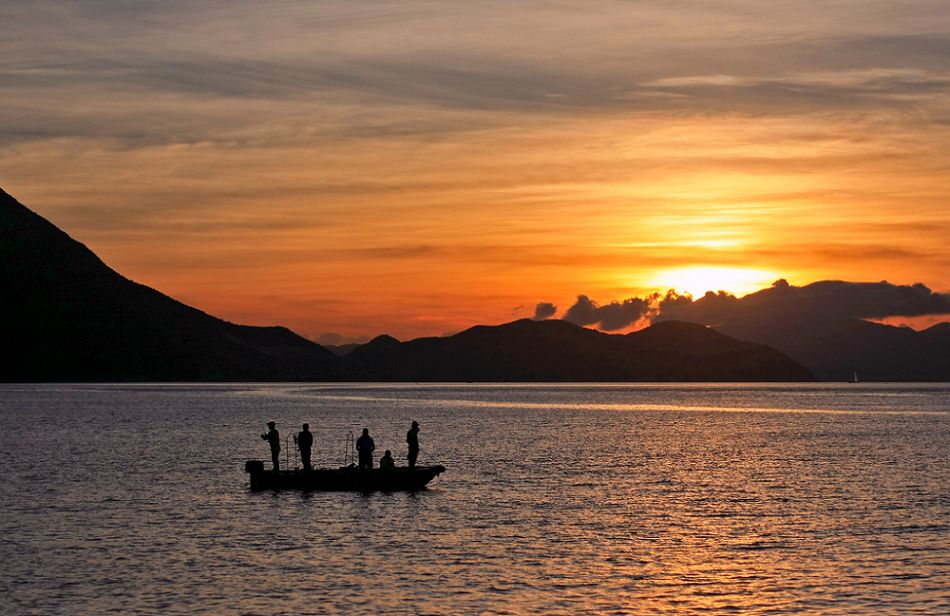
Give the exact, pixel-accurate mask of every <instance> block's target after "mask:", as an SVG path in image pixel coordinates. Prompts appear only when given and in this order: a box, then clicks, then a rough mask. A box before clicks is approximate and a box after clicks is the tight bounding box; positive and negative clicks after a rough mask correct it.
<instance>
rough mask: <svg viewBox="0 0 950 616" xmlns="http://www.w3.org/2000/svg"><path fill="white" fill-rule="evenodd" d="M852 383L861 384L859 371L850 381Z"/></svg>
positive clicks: (855, 372)
mask: <svg viewBox="0 0 950 616" xmlns="http://www.w3.org/2000/svg"><path fill="white" fill-rule="evenodd" d="M850 382H851V383H859V382H860V381H858V371H857V370H855V371H854V374H853V376H852V377H851V381H850Z"/></svg>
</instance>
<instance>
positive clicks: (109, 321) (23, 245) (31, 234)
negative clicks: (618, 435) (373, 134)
mask: <svg viewBox="0 0 950 616" xmlns="http://www.w3.org/2000/svg"><path fill="white" fill-rule="evenodd" d="M0 338H2V339H3V340H4V345H3V349H2V352H0V381H6V382H15V381H248V380H269V381H327V380H355V381H363V380H385V381H449V380H451V381H808V380H812V379H813V376H812V375H811V373H810V372H809V371H808V370H807V369H805V368H804V367H802V366H801V365H799V364H797V363H795V362H794V361H792V360H790V359H789V358H787V357H785V356H784V355H782V354H781V353H779V352H778V351H775V350H774V349H770V348H768V347H765V346H763V345H759V344H754V343H748V342H741V341H738V340H735V339H732V338H730V337H728V336H725V335H723V334H720V333H717V332H715V331H713V330H711V329H709V328H706V327H704V326H701V325H696V324H691V323H683V322H667V323H662V324H657V325H655V326H653V327H651V328H648V329H646V330H643V331H640V332H634V333H632V334H627V335H625V336H624V335H611V334H604V333H601V332H598V331H595V330H590V329H585V328H582V327H578V326H576V325H572V324H570V323H567V322H564V321H530V320H521V321H515V322H512V323H507V324H505V325H499V326H477V327H473V328H471V329H468V330H466V331H464V332H461V333H459V334H456V335H454V336H448V337H445V338H420V339H417V340H412V341H409V342H399V341H398V340H396V339H395V338H392V337H389V336H380V337H377V338H375V339H374V340H372V341H371V342H369V343H367V344H365V345H360V346H356V347H352V348H348V349H347V351H348V352H347V353H345V354H344V355H343V356H337V355H336V354H334V353H332V352H331V351H329V350H327V349H325V348H323V347H321V346H320V345H318V344H316V343H314V342H310V341H309V340H306V339H304V338H302V337H300V336H298V335H297V334H294V333H293V332H291V331H290V330H288V329H286V328H283V327H250V326H244V325H235V324H233V323H229V322H227V321H223V320H221V319H218V318H215V317H213V316H211V315H208V314H206V313H204V312H202V311H200V310H197V309H195V308H192V307H190V306H187V305H185V304H182V303H181V302H178V301H176V300H174V299H172V298H170V297H168V296H166V295H163V294H162V293H160V292H158V291H156V290H154V289H151V288H149V287H146V286H144V285H141V284H138V283H135V282H132V281H131V280H128V279H126V278H124V277H122V276H121V275H119V274H118V273H116V272H115V271H113V270H112V269H111V268H109V267H108V266H107V265H106V264H105V263H103V262H102V261H101V260H100V259H99V258H98V257H97V256H96V255H95V254H94V253H93V252H92V251H90V250H89V249H88V248H86V247H85V246H84V245H82V244H80V243H79V242H77V241H75V240H73V239H72V238H71V237H69V236H68V235H67V234H66V233H64V232H62V231H61V230H59V229H58V228H56V227H55V226H54V225H53V224H51V223H49V222H48V221H46V220H45V219H43V218H42V217H40V216H39V215H37V214H35V213H34V212H32V211H30V210H29V209H27V208H26V207H24V206H23V205H21V204H20V203H18V202H17V201H16V200H15V199H13V198H12V197H11V196H10V195H8V194H7V193H5V192H3V191H2V190H0Z"/></svg>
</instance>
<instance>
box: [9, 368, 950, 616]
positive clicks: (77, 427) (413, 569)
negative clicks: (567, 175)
mask: <svg viewBox="0 0 950 616" xmlns="http://www.w3.org/2000/svg"><path fill="white" fill-rule="evenodd" d="M268 419H274V420H275V421H277V422H278V428H279V429H280V430H281V432H282V434H283V435H284V436H289V435H290V434H291V433H292V431H293V430H294V429H299V424H301V423H302V422H304V421H309V423H310V424H311V426H312V429H313V431H314V432H315V436H316V439H315V440H316V450H315V459H316V461H318V462H319V463H320V465H339V464H340V463H341V462H342V456H343V447H344V440H345V436H346V434H347V432H348V431H351V430H352V431H353V432H355V433H356V432H358V430H359V429H360V428H362V427H363V426H364V425H365V426H368V427H369V428H370V429H371V431H372V433H373V434H374V436H375V437H376V442H377V446H378V448H379V450H380V452H381V451H382V450H383V449H387V448H390V449H393V451H394V453H395V454H396V456H397V459H398V458H403V457H404V456H405V442H404V438H405V431H406V430H407V429H408V425H409V422H410V421H411V420H412V419H416V420H418V421H419V422H420V424H421V426H422V432H421V433H420V441H421V444H422V455H421V456H420V463H441V464H444V465H445V466H447V467H448V471H447V472H446V473H445V474H443V475H442V476H441V477H439V478H438V479H437V480H436V481H435V482H434V483H433V484H432V489H431V490H429V491H427V492H424V493H419V494H415V495H409V494H369V495H361V494H348V493H341V494H323V493H315V494H301V493H280V494H275V493H251V492H249V491H248V489H247V477H246V475H244V473H243V468H242V467H243V461H244V460H245V459H247V458H261V459H266V458H267V457H268V453H267V449H266V444H265V443H264V442H263V441H262V440H261V439H260V438H259V437H258V435H259V434H260V433H261V432H262V431H263V430H264V422H265V421H266V420H268ZM948 453H950V386H948V385H942V386H870V385H831V386H828V385H804V386H798V385H796V386H760V385H756V386H709V385H693V386H667V385H664V386H656V385H639V386H636V385H635V386H628V385H623V386H603V385H593V386H588V385H577V386H570V385H568V386H565V385H558V386H549V385H544V386H533V385H532V386H482V385H461V386H391V385H380V386H370V385H358V386H354V385H342V386H334V385H330V386H327V385H226V386H215V385H199V386H194V385H118V386H111V385H81V386H76V385H35V386H34V385H29V386H28V385H22V386H9V385H8V386H0V461H2V466H3V481H2V482H0V598H2V599H0V601H2V604H0V611H2V612H3V613H5V614H6V613H10V614H20V613H36V614H54V613H70V614H85V613H110V612H112V613H133V612H134V613H163V614H170V613H196V612H200V613H210V612H215V613H338V612H347V613H546V614H555V613H564V614H577V613H669V614H686V613H709V612H736V613H742V614H784V613H803V612H809V613H817V612H820V613H825V614H856V613H875V614H877V613H902V614H947V613H950V461H948ZM268 464H269V463H268Z"/></svg>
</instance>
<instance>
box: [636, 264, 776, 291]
mask: <svg viewBox="0 0 950 616" xmlns="http://www.w3.org/2000/svg"><path fill="white" fill-rule="evenodd" d="M779 277H780V276H778V275H777V274H775V273H774V272H769V271H766V270H760V269H749V268H742V267H681V268H676V269H668V270H664V271H662V272H660V273H659V274H658V275H657V276H656V277H655V278H653V280H652V281H651V284H652V285H653V286H655V287H657V288H658V289H661V290H663V291H666V290H668V289H674V290H676V291H677V292H678V293H689V294H690V295H692V296H693V297H700V296H702V295H703V294H705V293H706V291H727V292H729V293H732V294H734V295H737V296H742V295H746V294H748V293H752V292H754V291H758V290H759V289H762V288H765V287H768V286H770V285H771V284H772V283H773V282H774V281H775V280H776V279H777V278H779Z"/></svg>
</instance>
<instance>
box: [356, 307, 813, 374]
mask: <svg viewBox="0 0 950 616" xmlns="http://www.w3.org/2000/svg"><path fill="white" fill-rule="evenodd" d="M341 359H342V362H341V363H342V376H343V377H344V379H347V380H350V379H352V380H358V381H362V380H381V381H443V382H451V381H485V382H493V381H514V382H539V381H591V382H598V381H599V382H605V381H812V380H814V376H813V375H812V374H811V373H810V372H809V371H808V370H807V369H806V368H804V367H803V366H801V365H799V364H797V363H795V362H793V361H791V360H790V359H789V358H787V357H785V356H784V355H782V354H781V353H779V352H778V351H776V350H774V349H771V348H769V347H766V346H763V345H759V344H753V343H749V342H742V341H739V340H735V339H733V338H730V337H728V336H725V335H723V334H720V333H718V332H716V331H714V330H712V329H709V328H707V327H705V326H703V325H697V324H695V323H684V322H678V321H667V322H664V323H660V324H657V325H654V326H653V327H650V328H647V329H644V330H641V331H638V332H633V333H630V334H626V335H619V334H605V333H602V332H599V331H596V330H592V329H587V328H584V327H579V326H577V325H573V324H571V323H568V322H567V321H558V320H550V321H532V320H530V319H522V320H520V321H513V322H511V323H506V324H504V325H495V326H487V325H478V326H475V327H473V328H471V329H468V330H465V331H463V332H461V333H459V334H456V335H454V336H448V337H444V338H419V339H416V340H411V341H409V342H399V341H398V340H396V339H394V338H392V337H389V336H380V337H377V338H375V339H373V340H372V341H370V342H369V343H367V344H365V345H362V346H359V347H357V348H356V349H354V350H353V351H352V352H350V353H349V354H348V355H346V356H345V357H343V358H341Z"/></svg>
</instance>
